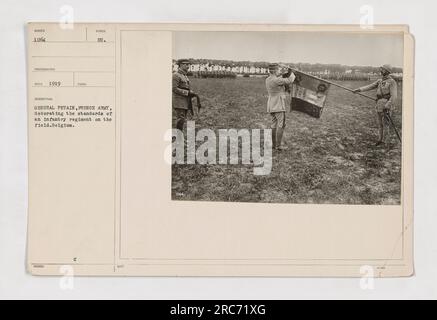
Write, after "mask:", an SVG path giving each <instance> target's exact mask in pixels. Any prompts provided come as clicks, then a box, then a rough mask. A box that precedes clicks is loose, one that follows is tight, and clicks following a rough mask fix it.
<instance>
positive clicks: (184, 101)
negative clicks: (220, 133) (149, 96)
mask: <svg viewBox="0 0 437 320" xmlns="http://www.w3.org/2000/svg"><path fill="white" fill-rule="evenodd" d="M177 64H178V71H177V72H175V73H173V79H172V91H173V95H172V104H173V116H174V118H176V128H177V129H179V130H181V131H183V129H184V124H185V121H186V120H187V112H188V109H189V105H190V99H191V97H192V96H193V95H195V93H194V92H193V91H192V90H191V89H190V80H189V79H188V77H187V72H188V69H189V67H190V61H189V60H188V59H180V60H178V62H177Z"/></svg>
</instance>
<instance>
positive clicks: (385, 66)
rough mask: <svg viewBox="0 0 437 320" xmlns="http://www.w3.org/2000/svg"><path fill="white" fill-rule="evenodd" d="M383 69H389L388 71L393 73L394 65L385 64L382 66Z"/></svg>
mask: <svg viewBox="0 0 437 320" xmlns="http://www.w3.org/2000/svg"><path fill="white" fill-rule="evenodd" d="M380 68H381V69H383V70H385V71H387V72H388V73H392V67H391V65H389V64H384V65H383V66H381V67H380Z"/></svg>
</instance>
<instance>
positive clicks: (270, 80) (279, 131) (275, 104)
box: [266, 63, 295, 150]
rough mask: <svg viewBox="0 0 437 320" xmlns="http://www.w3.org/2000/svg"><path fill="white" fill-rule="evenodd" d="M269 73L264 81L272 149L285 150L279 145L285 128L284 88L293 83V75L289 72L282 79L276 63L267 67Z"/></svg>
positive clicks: (284, 147)
mask: <svg viewBox="0 0 437 320" xmlns="http://www.w3.org/2000/svg"><path fill="white" fill-rule="evenodd" d="M269 73H270V75H269V76H268V77H267V79H266V88H267V92H268V94H269V98H268V101H267V112H268V113H270V115H271V118H272V124H271V128H272V142H273V149H276V150H285V149H287V147H286V146H282V145H281V141H282V136H283V134H284V128H285V110H286V107H285V104H286V93H285V86H287V85H290V84H291V83H293V81H294V79H295V75H294V74H293V73H292V72H290V75H289V76H288V77H286V78H283V77H282V76H281V74H282V72H281V70H280V66H279V64H277V63H272V64H270V65H269Z"/></svg>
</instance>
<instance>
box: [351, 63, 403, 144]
mask: <svg viewBox="0 0 437 320" xmlns="http://www.w3.org/2000/svg"><path fill="white" fill-rule="evenodd" d="M380 72H381V76H382V78H381V79H379V80H378V81H376V82H374V83H372V84H370V85H368V86H365V87H361V88H357V89H355V90H353V92H354V93H357V92H362V91H369V90H372V89H375V88H376V99H377V100H376V114H377V121H378V127H379V140H378V142H377V143H376V145H380V144H382V143H384V137H388V136H389V133H390V124H389V123H388V121H389V119H391V118H390V117H391V111H392V108H393V107H394V104H395V103H396V99H397V84H396V81H395V80H394V79H393V78H392V77H391V76H390V74H391V73H392V68H391V66H390V65H383V66H381V67H380Z"/></svg>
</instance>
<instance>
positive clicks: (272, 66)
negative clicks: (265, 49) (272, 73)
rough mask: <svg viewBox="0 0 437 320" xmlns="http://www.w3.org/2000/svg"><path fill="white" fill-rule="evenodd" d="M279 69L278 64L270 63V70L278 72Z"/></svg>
mask: <svg viewBox="0 0 437 320" xmlns="http://www.w3.org/2000/svg"><path fill="white" fill-rule="evenodd" d="M278 68H279V64H278V63H270V64H269V70H276V69H278Z"/></svg>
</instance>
